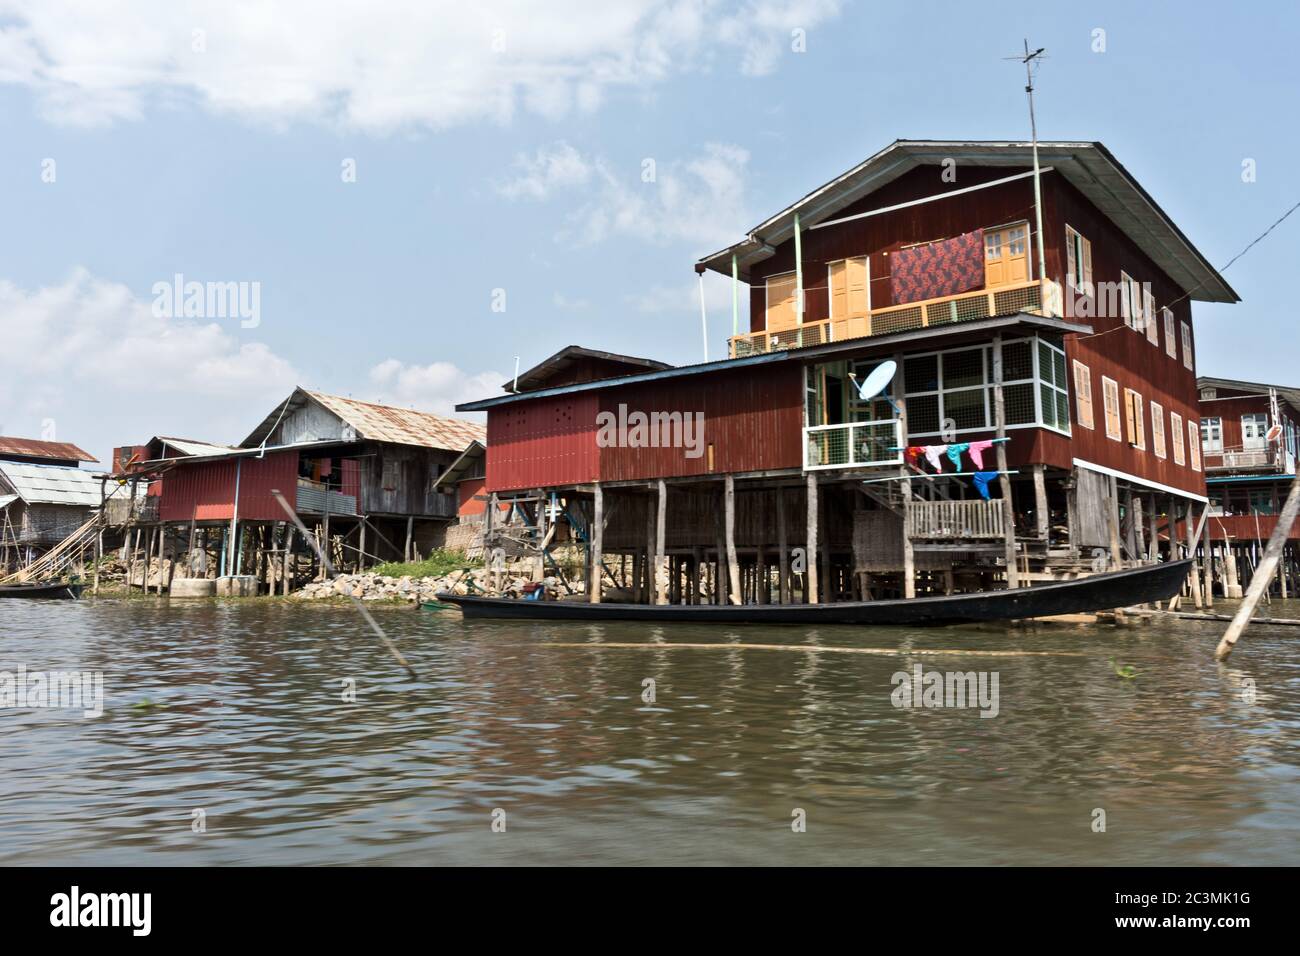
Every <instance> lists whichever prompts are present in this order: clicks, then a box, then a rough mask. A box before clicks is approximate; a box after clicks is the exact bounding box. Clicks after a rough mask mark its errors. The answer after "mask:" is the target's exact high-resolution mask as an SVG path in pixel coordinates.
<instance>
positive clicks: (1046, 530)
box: [1034, 465, 1052, 541]
mask: <svg viewBox="0 0 1300 956" xmlns="http://www.w3.org/2000/svg"><path fill="white" fill-rule="evenodd" d="M1045 472H1046V467H1045V466H1043V465H1034V518H1035V519H1036V523H1037V525H1038V538H1039V540H1040V541H1046V540H1047V538H1048V535H1049V534H1050V532H1051V517H1052V516H1051V514H1050V513H1049V512H1048V510H1047V476H1046V474H1045Z"/></svg>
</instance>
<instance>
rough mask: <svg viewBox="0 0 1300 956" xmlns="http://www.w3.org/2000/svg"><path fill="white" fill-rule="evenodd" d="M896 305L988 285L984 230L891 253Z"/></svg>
mask: <svg viewBox="0 0 1300 956" xmlns="http://www.w3.org/2000/svg"><path fill="white" fill-rule="evenodd" d="M889 272H890V282H889V288H890V295H891V296H892V298H893V304H894V305H901V304H902V303H904V302H917V301H920V300H921V299H937V298H939V297H940V296H945V295H956V294H957V293H959V292H968V291H970V290H971V289H978V288H979V287H980V286H982V285H983V284H984V231H983V230H982V229H976V230H975V231H974V232H968V233H966V234H965V235H961V236H956V237H955V238H952V239H945V240H943V241H941V242H931V243H928V244H926V245H923V246H913V247H912V248H910V249H899V250H898V251H897V252H894V253H891V254H890V256H889Z"/></svg>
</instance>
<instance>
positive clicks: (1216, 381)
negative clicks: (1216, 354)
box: [1196, 375, 1300, 414]
mask: <svg viewBox="0 0 1300 956" xmlns="http://www.w3.org/2000/svg"><path fill="white" fill-rule="evenodd" d="M1196 387H1197V388H1227V389H1232V390H1235V391H1241V392H1247V393H1254V394H1257V395H1261V396H1263V397H1265V398H1267V397H1268V390H1269V389H1270V388H1272V389H1276V390H1277V397H1278V398H1280V399H1281V400H1282V401H1284V402H1286V403H1287V404H1288V405H1290V406H1291V407H1292V408H1293V409H1294V410H1295V411H1296V412H1297V413H1298V414H1300V388H1290V387H1288V386H1286V385H1264V384H1261V383H1260V382H1243V381H1241V380H1240V379H1235V378H1213V377H1211V376H1209V375H1200V376H1197V379H1196Z"/></svg>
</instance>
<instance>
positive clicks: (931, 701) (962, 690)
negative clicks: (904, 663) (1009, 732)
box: [889, 664, 998, 717]
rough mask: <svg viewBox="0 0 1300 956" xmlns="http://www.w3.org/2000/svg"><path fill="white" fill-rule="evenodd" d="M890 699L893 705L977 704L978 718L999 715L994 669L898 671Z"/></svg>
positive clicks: (949, 705)
mask: <svg viewBox="0 0 1300 956" xmlns="http://www.w3.org/2000/svg"><path fill="white" fill-rule="evenodd" d="M890 681H891V682H892V683H893V684H894V685H895V686H894V690H893V692H892V693H891V694H890V695H889V701H890V703H891V704H893V705H894V706H895V707H923V708H943V707H978V708H979V711H980V716H981V717H996V716H997V715H998V672H997V671H948V672H947V673H945V672H943V671H927V670H925V669H923V668H922V667H921V665H920V664H917V665H915V666H914V667H913V668H912V673H910V674H909V673H908V672H907V671H898V672H896V673H895V674H894V676H893V677H891V678H890Z"/></svg>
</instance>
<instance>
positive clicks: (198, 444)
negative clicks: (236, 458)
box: [154, 436, 239, 458]
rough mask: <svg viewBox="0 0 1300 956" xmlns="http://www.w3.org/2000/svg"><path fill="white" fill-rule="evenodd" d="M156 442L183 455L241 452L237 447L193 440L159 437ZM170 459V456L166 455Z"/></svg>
mask: <svg viewBox="0 0 1300 956" xmlns="http://www.w3.org/2000/svg"><path fill="white" fill-rule="evenodd" d="M154 441H157V442H160V443H162V445H164V446H165V448H172V449H175V450H176V451H178V452H180V453H181V454H182V455H192V456H203V455H225V454H229V453H230V452H232V451H239V448H238V447H237V446H235V445H217V444H213V443H212V442H206V441H195V440H194V439H192V438H164V437H162V436H159V437H157V438H155V439H154ZM164 457H167V458H170V457H171V456H170V455H164Z"/></svg>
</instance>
